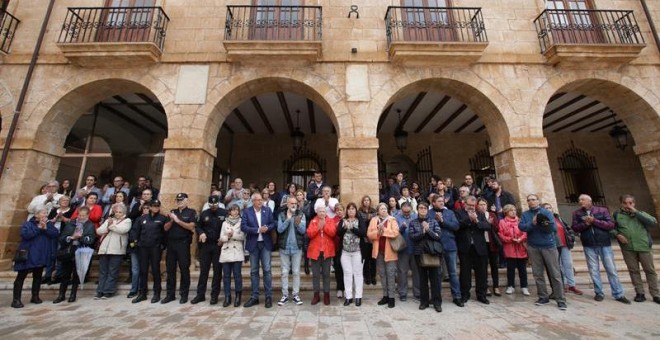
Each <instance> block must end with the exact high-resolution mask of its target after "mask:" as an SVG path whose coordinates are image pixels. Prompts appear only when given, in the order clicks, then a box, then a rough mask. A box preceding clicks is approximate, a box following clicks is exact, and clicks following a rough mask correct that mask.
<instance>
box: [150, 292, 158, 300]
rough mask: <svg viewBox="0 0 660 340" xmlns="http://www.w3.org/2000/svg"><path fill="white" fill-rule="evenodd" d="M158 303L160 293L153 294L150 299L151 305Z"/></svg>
mask: <svg viewBox="0 0 660 340" xmlns="http://www.w3.org/2000/svg"><path fill="white" fill-rule="evenodd" d="M158 301H160V292H154V296H153V297H152V298H151V303H158Z"/></svg>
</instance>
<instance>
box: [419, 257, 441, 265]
mask: <svg viewBox="0 0 660 340" xmlns="http://www.w3.org/2000/svg"><path fill="white" fill-rule="evenodd" d="M420 265H421V266H422V267H440V256H437V255H431V254H422V256H421V257H420Z"/></svg>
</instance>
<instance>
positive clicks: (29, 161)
mask: <svg viewBox="0 0 660 340" xmlns="http://www.w3.org/2000/svg"><path fill="white" fill-rule="evenodd" d="M59 164H60V157H59V155H53V154H50V153H46V152H43V151H38V150H33V149H28V148H20V146H19V148H12V150H11V151H10V152H9V157H8V158H7V166H6V168H5V170H4V173H3V174H2V179H1V180H0V202H2V204H0V270H9V269H11V265H12V263H11V262H12V259H13V257H14V253H15V251H16V249H17V247H18V244H19V242H20V240H21V238H20V227H21V225H22V224H23V222H25V219H26V218H27V206H28V204H29V203H30V201H31V200H32V198H33V197H34V196H36V195H37V192H38V191H39V188H40V187H41V186H42V185H43V184H45V183H46V182H48V181H50V180H53V179H55V176H56V175H57V170H58V167H59Z"/></svg>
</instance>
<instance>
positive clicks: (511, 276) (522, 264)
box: [506, 258, 549, 288]
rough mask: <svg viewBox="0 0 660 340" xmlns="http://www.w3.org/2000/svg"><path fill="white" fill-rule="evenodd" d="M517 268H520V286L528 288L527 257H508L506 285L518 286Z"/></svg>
mask: <svg viewBox="0 0 660 340" xmlns="http://www.w3.org/2000/svg"><path fill="white" fill-rule="evenodd" d="M516 269H517V270H518V278H519V279H520V288H527V259H514V258H507V259H506V286H507V287H515V286H516V284H515V280H516ZM548 277H549V276H548Z"/></svg>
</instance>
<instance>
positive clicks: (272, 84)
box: [202, 73, 354, 147]
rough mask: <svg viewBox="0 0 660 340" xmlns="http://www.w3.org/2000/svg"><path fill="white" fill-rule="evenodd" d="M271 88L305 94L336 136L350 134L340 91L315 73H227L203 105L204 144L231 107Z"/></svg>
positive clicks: (211, 141)
mask: <svg viewBox="0 0 660 340" xmlns="http://www.w3.org/2000/svg"><path fill="white" fill-rule="evenodd" d="M234 79H236V80H234ZM274 91H290V92H293V93H296V94H299V95H302V96H305V97H307V98H309V99H310V100H312V101H314V102H315V103H316V104H317V105H319V107H321V108H322V109H323V111H324V112H325V113H326V114H327V115H328V118H330V121H332V123H333V124H334V126H335V129H336V130H337V137H338V138H341V137H346V136H353V133H354V129H353V121H352V120H351V116H350V114H349V111H348V108H347V107H346V105H345V103H344V102H343V94H341V92H339V91H338V90H336V89H334V88H333V87H332V86H331V85H330V84H329V83H327V82H326V81H325V80H324V79H323V78H321V77H319V76H318V75H314V74H312V73H300V74H298V73H296V74H294V75H287V76H272V77H254V78H251V79H247V80H246V79H245V78H243V77H230V78H229V79H227V81H225V82H223V83H222V84H219V85H218V86H216V87H215V88H214V89H212V90H211V91H210V94H209V97H210V98H209V99H208V100H207V102H208V103H210V104H209V106H208V108H207V111H209V112H206V113H202V115H205V116H208V123H207V124H206V126H205V128H204V140H205V141H206V145H207V146H213V147H214V146H215V141H216V139H217V137H218V134H219V132H220V128H221V127H222V124H223V123H224V121H225V119H226V118H227V117H228V116H229V115H230V114H231V113H232V110H233V109H234V108H235V107H237V106H238V105H240V104H241V103H242V102H244V101H245V100H248V99H249V98H250V97H252V96H255V95H258V94H262V93H267V92H274ZM223 94H224V95H223Z"/></svg>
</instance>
